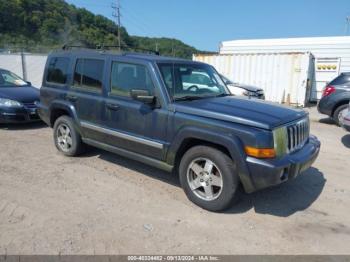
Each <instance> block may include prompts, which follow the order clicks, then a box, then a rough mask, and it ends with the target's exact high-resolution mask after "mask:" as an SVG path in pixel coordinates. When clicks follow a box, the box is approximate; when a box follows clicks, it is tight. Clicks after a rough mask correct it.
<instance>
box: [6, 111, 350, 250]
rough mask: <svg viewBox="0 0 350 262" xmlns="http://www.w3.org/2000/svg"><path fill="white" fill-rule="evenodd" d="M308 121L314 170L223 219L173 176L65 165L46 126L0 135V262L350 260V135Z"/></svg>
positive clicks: (96, 159)
mask: <svg viewBox="0 0 350 262" xmlns="http://www.w3.org/2000/svg"><path fill="white" fill-rule="evenodd" d="M310 111H311V120H312V125H311V126H312V127H311V130H312V133H313V134H315V135H317V136H318V137H319V139H320V140H321V142H322V150H321V153H320V156H319V158H318V160H317V162H316V163H315V164H314V166H313V167H312V168H311V169H309V170H308V171H306V172H305V173H304V174H303V175H302V176H300V177H298V178H297V179H296V180H294V181H290V182H288V183H285V184H283V185H281V186H278V187H275V188H271V189H267V190H264V191H261V192H257V193H254V194H250V195H243V196H242V197H241V201H240V202H239V203H238V204H237V205H236V206H234V207H233V208H232V209H230V210H228V211H227V212H225V213H221V214H218V213H210V212H207V211H204V210H202V209H200V208H198V207H196V206H195V205H193V204H192V203H191V202H189V201H188V200H187V198H186V196H185V194H184V193H183V191H182V189H181V188H180V187H179V181H178V179H177V178H176V177H174V176H171V175H170V174H167V173H165V172H162V171H159V170H157V169H154V168H150V167H148V166H146V165H143V164H140V163H137V162H134V161H131V160H127V159H125V158H123V157H120V156H117V155H113V154H110V153H107V152H104V151H101V150H98V149H92V150H90V151H89V152H88V153H87V154H85V155H83V156H81V157H79V158H67V157H64V156H62V155H61V154H59V153H58V152H57V150H56V149H55V147H54V145H53V141H52V131H51V129H49V128H47V127H46V126H44V125H41V124H32V125H28V126H24V125H20V126H13V125H11V126H8V125H2V126H1V127H0V254H350V245H349V243H350V211H349V207H350V172H349V156H350V133H346V132H345V131H344V130H342V129H341V128H339V127H336V126H334V125H333V124H332V123H331V121H329V120H328V119H326V118H324V117H323V116H321V115H318V114H317V113H316V110H315V109H311V110H310Z"/></svg>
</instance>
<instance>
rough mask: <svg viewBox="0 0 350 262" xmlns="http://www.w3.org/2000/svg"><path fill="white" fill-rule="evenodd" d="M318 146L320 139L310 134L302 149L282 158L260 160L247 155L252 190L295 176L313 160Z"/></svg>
mask: <svg viewBox="0 0 350 262" xmlns="http://www.w3.org/2000/svg"><path fill="white" fill-rule="evenodd" d="M320 147H321V143H320V141H319V140H318V139H317V138H316V137H315V136H310V138H309V141H308V143H307V144H305V146H304V147H303V148H302V149H300V150H299V151H297V152H295V153H292V154H288V155H286V156H285V157H283V158H279V159H272V160H261V159H256V158H252V157H248V158H247V163H248V169H249V171H250V176H251V180H252V183H253V185H254V188H255V190H252V192H254V191H257V190H260V189H263V188H267V187H271V186H274V185H278V184H281V183H283V182H286V181H287V180H291V179H294V178H296V177H297V176H298V175H300V174H301V173H302V172H304V171H305V170H307V169H308V168H309V167H310V166H311V165H312V164H313V163H314V162H315V160H316V158H317V156H318V154H319V152H320Z"/></svg>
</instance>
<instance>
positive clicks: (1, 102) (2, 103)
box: [0, 98, 22, 107]
mask: <svg viewBox="0 0 350 262" xmlns="http://www.w3.org/2000/svg"><path fill="white" fill-rule="evenodd" d="M0 106H4V107H21V106H22V104H21V103H20V102H17V101H14V100H10V99H5V98H0Z"/></svg>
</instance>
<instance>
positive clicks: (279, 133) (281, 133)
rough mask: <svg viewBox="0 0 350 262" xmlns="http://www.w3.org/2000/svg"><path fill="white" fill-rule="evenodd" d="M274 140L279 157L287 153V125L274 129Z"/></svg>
mask: <svg viewBox="0 0 350 262" xmlns="http://www.w3.org/2000/svg"><path fill="white" fill-rule="evenodd" d="M273 141H274V148H275V151H276V156H277V157H279V156H283V155H285V154H286V153H287V149H288V134H287V128H286V127H285V126H282V127H279V128H276V129H275V130H273Z"/></svg>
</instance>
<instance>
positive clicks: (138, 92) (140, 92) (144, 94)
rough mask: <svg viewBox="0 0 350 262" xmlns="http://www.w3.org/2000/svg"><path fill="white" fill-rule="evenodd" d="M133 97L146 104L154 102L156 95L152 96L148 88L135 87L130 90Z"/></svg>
mask: <svg viewBox="0 0 350 262" xmlns="http://www.w3.org/2000/svg"><path fill="white" fill-rule="evenodd" d="M130 96H131V97H132V99H134V100H137V101H140V102H142V103H145V104H153V103H154V101H155V96H151V95H150V94H149V91H148V90H145V89H133V90H131V91H130Z"/></svg>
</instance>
